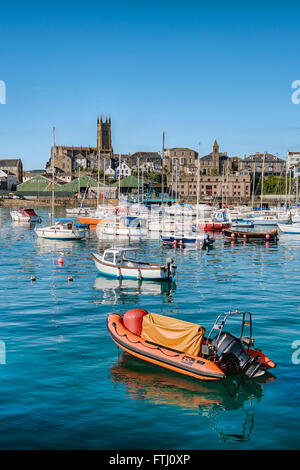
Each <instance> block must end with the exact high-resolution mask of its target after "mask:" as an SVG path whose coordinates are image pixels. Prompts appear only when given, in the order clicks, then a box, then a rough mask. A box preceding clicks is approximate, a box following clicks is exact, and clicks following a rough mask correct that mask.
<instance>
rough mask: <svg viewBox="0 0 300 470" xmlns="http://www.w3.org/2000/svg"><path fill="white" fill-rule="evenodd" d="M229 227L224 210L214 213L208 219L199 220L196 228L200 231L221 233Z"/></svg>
mask: <svg viewBox="0 0 300 470" xmlns="http://www.w3.org/2000/svg"><path fill="white" fill-rule="evenodd" d="M229 226H230V222H229V220H228V219H227V216H226V212H225V211H224V210H219V211H216V212H214V213H213V215H212V217H211V218H210V219H203V220H201V219H199V222H198V227H199V228H200V229H202V230H209V231H212V232H218V231H222V230H223V229H225V228H227V227H229Z"/></svg>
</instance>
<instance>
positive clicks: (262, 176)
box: [260, 154, 265, 211]
mask: <svg viewBox="0 0 300 470" xmlns="http://www.w3.org/2000/svg"><path fill="white" fill-rule="evenodd" d="M264 169H265V154H264V156H263V163H262V169H261V191H260V210H261V211H262V204H263V202H262V201H263V193H264Z"/></svg>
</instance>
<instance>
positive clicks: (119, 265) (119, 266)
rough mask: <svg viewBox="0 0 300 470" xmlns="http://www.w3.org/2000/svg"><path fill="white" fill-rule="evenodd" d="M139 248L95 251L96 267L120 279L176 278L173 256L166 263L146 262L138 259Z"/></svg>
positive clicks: (106, 274) (158, 279)
mask: <svg viewBox="0 0 300 470" xmlns="http://www.w3.org/2000/svg"><path fill="white" fill-rule="evenodd" d="M136 251H137V248H121V247H118V248H110V249H108V250H105V251H104V254H103V255H102V256H101V255H98V254H96V253H93V254H92V256H93V260H94V262H95V265H96V268H97V269H98V271H99V272H100V273H101V274H104V275H105V276H110V277H114V278H118V279H141V280H142V279H145V280H146V279H150V280H157V281H171V280H172V279H174V278H175V274H176V266H174V265H173V264H172V263H173V260H172V258H168V259H167V262H166V264H165V265H159V264H152V263H146V262H142V261H138V260H137V259H136Z"/></svg>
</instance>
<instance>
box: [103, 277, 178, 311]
mask: <svg viewBox="0 0 300 470" xmlns="http://www.w3.org/2000/svg"><path fill="white" fill-rule="evenodd" d="M175 289H176V284H175V282H159V281H147V280H136V279H113V278H107V277H104V276H101V275H99V276H97V277H96V279H95V283H94V290H96V291H99V292H101V291H102V292H103V299H102V300H101V299H97V300H95V301H94V302H95V303H97V304H99V303H100V304H112V305H115V304H117V303H118V302H119V301H120V300H122V301H123V302H124V301H125V303H126V300H128V302H130V301H132V299H133V298H134V299H136V297H137V296H139V295H140V294H143V295H164V296H166V298H167V299H168V301H170V302H171V300H172V292H173V291H174V290H175Z"/></svg>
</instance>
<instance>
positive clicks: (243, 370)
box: [211, 331, 265, 377]
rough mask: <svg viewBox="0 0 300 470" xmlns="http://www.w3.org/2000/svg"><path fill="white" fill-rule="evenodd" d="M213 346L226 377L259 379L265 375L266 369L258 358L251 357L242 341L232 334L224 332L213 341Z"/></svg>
mask: <svg viewBox="0 0 300 470" xmlns="http://www.w3.org/2000/svg"><path fill="white" fill-rule="evenodd" d="M211 344H212V346H214V348H215V350H216V354H217V356H218V358H219V360H220V363H221V368H222V367H223V368H224V369H225V373H226V375H238V374H246V375H247V376H248V377H259V376H260V375H263V374H264V373H265V367H264V366H263V364H261V363H260V362H259V361H258V360H257V357H251V356H250V355H249V354H248V353H247V351H246V349H245V348H244V346H243V343H242V341H241V340H240V339H239V338H236V337H235V336H233V335H231V334H230V333H227V332H225V331H224V332H222V333H221V334H220V335H217V336H216V337H215V338H214V339H213V340H212V343H211Z"/></svg>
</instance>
